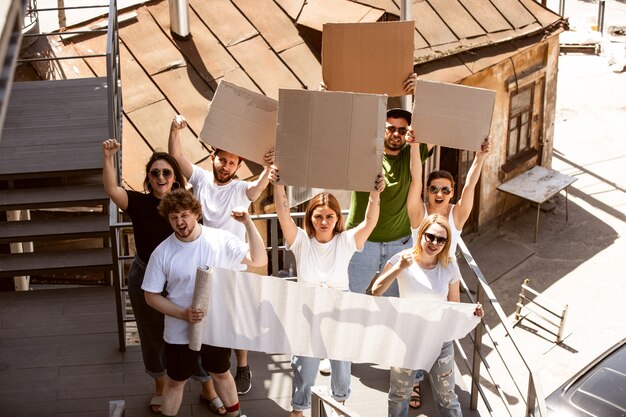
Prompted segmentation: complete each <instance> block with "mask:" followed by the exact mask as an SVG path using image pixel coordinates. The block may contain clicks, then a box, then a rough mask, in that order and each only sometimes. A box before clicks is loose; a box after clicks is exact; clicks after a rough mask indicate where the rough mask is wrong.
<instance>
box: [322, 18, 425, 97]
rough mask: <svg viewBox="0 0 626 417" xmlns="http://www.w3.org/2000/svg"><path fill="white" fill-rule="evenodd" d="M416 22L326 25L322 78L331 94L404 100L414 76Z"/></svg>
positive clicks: (323, 35)
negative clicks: (387, 97) (384, 95)
mask: <svg viewBox="0 0 626 417" xmlns="http://www.w3.org/2000/svg"><path fill="white" fill-rule="evenodd" d="M414 32H415V22H414V21H412V20H410V21H402V22H377V23H327V24H325V25H324V31H323V32H322V76H323V77H324V83H325V84H326V86H327V87H328V89H329V90H331V91H352V92H356V93H369V94H387V95H388V96H402V95H405V94H406V93H405V92H404V90H403V85H404V81H406V79H407V77H408V76H409V75H410V74H411V73H412V72H413V50H414V36H413V35H414Z"/></svg>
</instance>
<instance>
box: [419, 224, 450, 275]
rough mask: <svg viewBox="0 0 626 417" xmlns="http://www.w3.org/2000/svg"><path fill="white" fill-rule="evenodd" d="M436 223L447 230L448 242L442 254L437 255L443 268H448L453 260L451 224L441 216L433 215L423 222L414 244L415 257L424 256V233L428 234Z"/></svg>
mask: <svg viewBox="0 0 626 417" xmlns="http://www.w3.org/2000/svg"><path fill="white" fill-rule="evenodd" d="M435 223H436V224H438V225H440V226H441V227H443V228H444V229H446V233H447V238H448V240H446V243H445V245H443V249H442V250H441V252H439V253H438V254H437V262H438V263H440V264H441V266H443V267H447V266H448V264H449V263H450V259H451V258H450V240H451V238H452V234H451V232H450V224H449V223H448V220H447V219H446V218H445V217H444V216H442V215H440V214H431V215H430V216H428V217H426V218H425V219H424V220H422V223H421V224H420V225H419V228H418V229H417V239H416V240H415V242H413V255H415V256H417V257H419V256H420V255H421V254H422V245H421V241H422V238H423V237H424V233H426V230H428V228H429V227H430V226H432V225H433V224H435Z"/></svg>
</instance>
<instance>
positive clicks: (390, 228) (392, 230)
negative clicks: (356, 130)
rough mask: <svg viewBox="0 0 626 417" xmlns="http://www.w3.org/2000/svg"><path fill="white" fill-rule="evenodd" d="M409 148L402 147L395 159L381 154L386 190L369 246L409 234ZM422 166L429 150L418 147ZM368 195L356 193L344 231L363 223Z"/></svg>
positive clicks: (353, 196) (382, 195)
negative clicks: (407, 207)
mask: <svg viewBox="0 0 626 417" xmlns="http://www.w3.org/2000/svg"><path fill="white" fill-rule="evenodd" d="M410 150H411V148H410V145H408V144H407V145H405V146H404V148H402V149H401V150H400V153H399V154H398V155H395V156H390V155H387V154H383V171H384V172H385V190H384V191H383V192H382V193H381V194H380V214H379V216H378V223H376V227H375V228H374V231H373V232H372V234H371V235H370V237H369V238H368V240H369V241H371V242H390V241H392V240H398V239H400V238H403V237H405V236H409V235H410V234H411V222H410V221H409V215H408V214H407V211H406V198H407V195H408V194H409V186H410V185H411V152H410ZM420 155H421V159H422V163H423V162H424V161H425V160H426V158H428V148H427V147H426V145H423V144H420ZM368 199H369V193H368V192H363V191H355V192H353V193H352V200H351V202H350V214H349V215H348V222H347V228H348V229H351V228H353V227H355V226H357V225H358V224H359V223H361V222H362V221H363V219H365V210H366V209H367V204H368Z"/></svg>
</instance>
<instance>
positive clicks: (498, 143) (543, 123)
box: [461, 36, 559, 226]
mask: <svg viewBox="0 0 626 417" xmlns="http://www.w3.org/2000/svg"><path fill="white" fill-rule="evenodd" d="M558 55H559V43H558V36H555V37H551V38H549V39H547V40H545V41H543V42H541V43H538V44H536V45H534V46H531V47H530V48H528V49H526V50H525V51H523V52H521V53H518V54H516V55H514V56H512V57H511V58H510V59H506V60H504V61H502V62H500V63H498V64H496V65H494V66H491V67H489V68H486V69H485V70H483V71H480V72H478V73H476V74H474V75H472V76H470V77H468V78H466V79H464V80H463V81H462V82H461V84H463V85H468V86H473V87H480V88H487V89H490V90H494V91H496V101H495V107H494V113H493V121H492V125H491V135H492V147H491V152H490V156H489V158H488V159H487V160H486V161H485V165H484V166H483V171H482V176H481V181H480V184H479V187H480V189H479V193H480V202H479V210H480V213H479V216H478V225H479V226H480V225H482V224H485V223H487V222H489V221H491V220H494V219H496V218H497V216H498V215H499V213H500V210H501V209H502V203H503V195H502V193H500V192H499V191H497V190H496V187H497V186H498V185H499V184H501V183H502V182H504V181H506V180H507V179H510V178H512V177H514V176H515V175H519V174H521V173H523V172H525V171H527V170H528V169H530V168H531V167H533V166H535V165H537V164H538V163H541V165H543V166H550V164H551V161H552V143H553V136H554V118H555V107H556V80H557V64H558ZM544 70H545V92H544V94H543V97H538V96H537V95H536V96H535V103H534V107H535V109H537V108H543V114H535V115H534V116H533V128H537V127H539V126H540V129H539V130H538V132H537V133H538V134H537V135H536V139H535V140H536V141H541V142H542V143H543V147H542V152H541V155H536V156H534V157H529V158H528V159H527V160H524V161H522V162H520V163H519V165H518V166H516V167H515V168H514V169H511V170H508V171H505V170H503V165H505V162H506V139H507V128H508V118H509V103H510V100H509V94H510V91H509V85H510V83H511V82H513V83H514V82H515V79H516V76H517V78H518V79H520V80H521V79H524V78H525V77H528V76H530V77H533V75H532V74H535V75H534V76H537V74H542V73H543V71H544ZM529 74H531V75H529ZM541 101H543V105H542V106H537V105H538V104H540V102H541ZM535 111H536V110H535ZM507 200H508V201H507V210H509V209H510V208H511V207H513V206H515V205H518V204H519V203H520V202H521V200H519V199H516V198H508V199H507Z"/></svg>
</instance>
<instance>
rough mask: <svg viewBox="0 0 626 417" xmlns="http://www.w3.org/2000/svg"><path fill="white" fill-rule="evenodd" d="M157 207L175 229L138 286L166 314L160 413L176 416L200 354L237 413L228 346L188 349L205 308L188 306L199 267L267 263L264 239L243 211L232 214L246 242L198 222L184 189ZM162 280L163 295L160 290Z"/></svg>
mask: <svg viewBox="0 0 626 417" xmlns="http://www.w3.org/2000/svg"><path fill="white" fill-rule="evenodd" d="M159 212H160V213H161V215H162V216H164V217H165V218H167V220H168V222H169V224H170V226H171V227H172V229H173V231H174V233H173V234H172V235H171V236H170V237H168V238H167V239H166V240H164V241H163V242H162V243H161V244H160V245H159V246H158V247H157V248H156V249H155V250H154V252H153V254H152V256H151V257H150V261H149V262H148V266H147V268H146V275H145V279H144V282H143V285H142V289H143V290H144V291H145V297H146V302H147V303H148V304H149V305H150V306H151V307H153V308H154V309H156V310H158V311H160V312H162V313H163V314H165V330H164V334H163V339H164V340H165V358H166V363H167V364H168V369H167V375H168V381H167V383H166V387H165V392H164V396H163V406H162V409H161V414H162V415H163V416H175V415H176V413H177V412H178V409H179V407H180V404H181V401H182V396H183V389H184V386H185V383H186V382H187V380H188V379H189V377H190V376H191V374H192V373H193V369H194V364H196V363H197V360H198V355H200V358H201V361H202V367H203V368H205V369H206V371H207V372H209V374H210V375H211V377H212V378H213V381H214V383H215V390H216V391H217V393H218V395H219V397H220V398H221V399H222V401H223V402H224V404H225V408H226V410H227V414H226V415H228V416H231V417H235V416H241V412H240V409H239V399H238V396H237V388H236V386H235V381H234V379H233V377H232V375H231V373H230V372H229V368H230V349H229V348H223V347H215V346H209V345H202V346H201V349H200V352H195V351H193V350H191V349H189V328H190V324H194V323H199V322H201V321H202V320H203V319H204V316H205V313H206V312H205V311H202V310H199V309H192V308H191V307H190V306H191V302H192V297H193V292H194V286H195V281H196V271H197V269H198V267H200V266H209V267H219V268H227V269H237V270H240V269H241V266H242V264H243V265H247V266H262V265H265V264H266V263H267V253H266V251H265V244H264V243H263V240H262V239H261V236H260V235H259V232H258V231H257V229H256V227H255V226H254V223H253V222H252V219H251V218H250V215H249V214H248V212H247V211H245V210H244V211H233V212H232V214H231V216H232V217H233V219H235V220H236V221H238V222H240V223H242V224H243V226H244V227H245V231H246V233H247V236H248V243H245V242H243V241H242V240H241V239H239V238H238V237H237V236H235V235H234V234H232V233H230V232H228V231H225V230H220V229H214V228H211V227H207V226H203V225H200V224H199V223H198V220H199V219H200V218H201V216H202V208H201V205H200V202H199V201H198V200H197V199H196V198H195V197H194V196H193V195H192V194H191V192H189V191H187V190H183V189H178V190H174V191H172V192H170V193H169V194H168V195H167V196H166V197H164V198H163V199H162V201H161V203H160V204H159ZM165 284H167V296H166V297H164V296H163V295H162V294H161V291H162V289H163V287H164V285H165Z"/></svg>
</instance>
